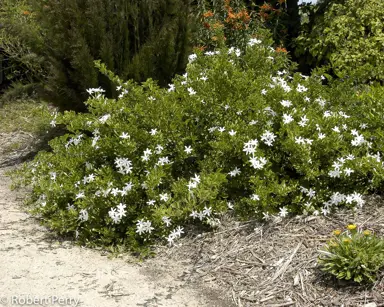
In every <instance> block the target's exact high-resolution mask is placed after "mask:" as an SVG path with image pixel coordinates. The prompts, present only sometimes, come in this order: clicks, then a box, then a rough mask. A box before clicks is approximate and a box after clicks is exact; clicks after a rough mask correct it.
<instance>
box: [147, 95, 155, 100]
mask: <svg viewBox="0 0 384 307" xmlns="http://www.w3.org/2000/svg"><path fill="white" fill-rule="evenodd" d="M148 100H151V101H155V100H156V98H155V97H153V96H149V97H148Z"/></svg>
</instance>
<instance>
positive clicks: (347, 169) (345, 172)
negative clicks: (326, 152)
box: [344, 167, 355, 177]
mask: <svg viewBox="0 0 384 307" xmlns="http://www.w3.org/2000/svg"><path fill="white" fill-rule="evenodd" d="M353 172H355V171H354V170H352V169H350V168H349V167H348V168H346V169H345V170H344V174H345V175H346V176H347V177H349V176H350V175H351V174H352V173H353Z"/></svg>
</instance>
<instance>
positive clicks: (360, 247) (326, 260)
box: [318, 224, 384, 283]
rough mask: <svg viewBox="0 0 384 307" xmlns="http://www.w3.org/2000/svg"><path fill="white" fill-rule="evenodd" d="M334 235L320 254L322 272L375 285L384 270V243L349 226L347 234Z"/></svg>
mask: <svg viewBox="0 0 384 307" xmlns="http://www.w3.org/2000/svg"><path fill="white" fill-rule="evenodd" d="M333 234H334V237H333V238H332V239H331V240H329V242H328V244H327V245H326V246H325V247H323V249H321V250H320V251H319V252H320V256H319V259H318V261H319V263H320V265H321V267H322V270H323V271H325V272H329V273H331V274H332V275H334V276H336V277H337V278H338V279H346V280H353V281H355V282H358V283H361V282H365V281H368V282H374V281H375V280H376V277H377V273H378V271H379V270H380V269H381V268H382V267H383V266H384V240H383V239H382V238H379V237H377V236H376V235H375V234H373V233H372V231H370V230H368V229H365V230H364V229H362V228H358V227H357V225H355V224H350V225H348V226H347V229H346V231H341V230H340V229H337V230H335V231H334V232H333Z"/></svg>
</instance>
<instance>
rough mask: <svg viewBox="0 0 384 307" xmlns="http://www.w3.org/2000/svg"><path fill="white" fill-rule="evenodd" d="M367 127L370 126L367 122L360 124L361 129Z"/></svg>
mask: <svg viewBox="0 0 384 307" xmlns="http://www.w3.org/2000/svg"><path fill="white" fill-rule="evenodd" d="M367 127H368V125H367V124H365V123H362V124H360V128H361V129H365V128H367Z"/></svg>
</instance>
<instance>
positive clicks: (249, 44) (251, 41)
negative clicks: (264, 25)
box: [248, 38, 273, 59]
mask: <svg viewBox="0 0 384 307" xmlns="http://www.w3.org/2000/svg"><path fill="white" fill-rule="evenodd" d="M256 44H261V40H259V39H257V38H251V39H250V40H249V42H248V46H251V47H252V46H254V45H256ZM272 59H273V57H272Z"/></svg>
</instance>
